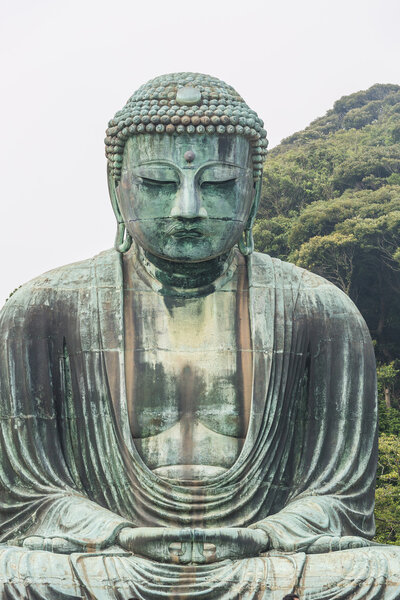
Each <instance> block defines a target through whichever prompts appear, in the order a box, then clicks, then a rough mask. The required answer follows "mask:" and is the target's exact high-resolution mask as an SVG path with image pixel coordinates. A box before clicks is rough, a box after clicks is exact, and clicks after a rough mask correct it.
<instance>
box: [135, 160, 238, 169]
mask: <svg viewBox="0 0 400 600" xmlns="http://www.w3.org/2000/svg"><path fill="white" fill-rule="evenodd" d="M154 164H158V165H164V166H167V167H175V168H176V167H178V168H181V167H179V166H178V165H177V164H176V163H174V162H170V161H168V160H165V159H163V158H160V159H156V158H152V159H150V160H143V161H140V162H138V163H137V165H135V166H137V167H144V166H146V165H154ZM215 165H227V166H229V167H235V168H236V169H243V170H244V171H247V170H249V167H243V166H242V165H238V164H236V163H234V162H230V161H221V160H211V161H207V162H205V163H204V164H202V165H200V167H201V168H203V167H212V166H215ZM200 167H198V168H200ZM183 168H186V165H184V166H183ZM191 168H193V167H192V166H191Z"/></svg>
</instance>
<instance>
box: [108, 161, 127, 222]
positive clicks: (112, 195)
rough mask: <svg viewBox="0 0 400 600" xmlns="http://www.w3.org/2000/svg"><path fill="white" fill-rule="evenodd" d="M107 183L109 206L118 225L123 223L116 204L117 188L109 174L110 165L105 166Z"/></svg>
mask: <svg viewBox="0 0 400 600" xmlns="http://www.w3.org/2000/svg"><path fill="white" fill-rule="evenodd" d="M107 183H108V193H109V194H110V200H111V206H112V207H113V211H114V215H115V218H116V219H117V223H118V225H120V224H121V223H123V222H124V220H123V218H122V215H121V211H120V210H119V204H118V196H117V186H116V184H115V179H114V177H113V176H112V174H111V168H110V165H107Z"/></svg>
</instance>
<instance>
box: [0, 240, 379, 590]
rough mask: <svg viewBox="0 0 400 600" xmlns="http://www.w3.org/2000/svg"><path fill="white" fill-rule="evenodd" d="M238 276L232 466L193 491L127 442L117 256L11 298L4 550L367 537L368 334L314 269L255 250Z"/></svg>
mask: <svg viewBox="0 0 400 600" xmlns="http://www.w3.org/2000/svg"><path fill="white" fill-rule="evenodd" d="M131 252H132V253H133V258H134V253H135V249H134V248H133V249H132V250H131ZM248 273H249V306H250V324H251V337H252V350H253V393H252V404H251V413H250V422H249V427H248V431H247V436H246V439H245V443H244V446H243V449H242V451H241V454H240V455H239V457H238V459H237V460H236V462H235V463H234V464H233V465H232V467H231V468H230V469H228V470H227V471H226V472H224V473H222V474H221V475H218V476H216V477H213V478H210V479H208V480H204V481H202V482H200V483H199V482H196V485H193V484H190V483H188V482H182V483H181V484H180V483H179V482H176V481H168V480H166V479H162V478H160V477H158V476H157V475H156V474H154V473H153V472H152V471H151V470H150V469H149V468H148V467H147V466H146V465H145V464H144V462H143V460H142V459H141V457H140V455H139V454H138V452H137V450H136V448H135V445H134V441H133V439H132V436H131V431H130V426H129V416H128V408H127V401H126V396H127V394H126V388H125V355H124V322H123V270H122V262H121V257H120V255H119V254H118V253H117V252H115V251H114V250H110V251H106V252H103V253H102V254H100V255H98V256H96V257H94V258H93V259H91V260H87V261H83V262H80V263H76V264H73V265H68V266H65V267H62V268H59V269H56V270H54V271H51V272H49V273H46V274H44V275H42V276H41V277H38V278H36V279H35V280H33V281H32V282H29V283H27V284H26V285H24V286H23V287H22V288H20V289H19V290H18V291H17V292H16V293H15V294H14V295H13V296H12V297H11V298H10V300H9V301H8V302H7V303H6V305H5V307H4V308H3V310H2V312H1V314H0V344H1V345H0V426H1V431H0V448H1V449H0V453H1V464H0V542H3V543H7V544H13V545H14V546H21V545H23V542H24V540H25V539H26V538H28V537H31V536H39V537H42V538H44V539H47V540H48V539H53V538H60V539H61V540H65V541H66V542H68V543H70V544H71V545H72V547H74V548H75V549H76V551H81V552H83V553H85V552H94V551H96V552H100V553H101V551H102V550H106V549H107V548H110V547H113V544H114V543H115V539H116V536H117V534H118V532H119V530H120V529H121V528H122V527H125V526H132V527H136V526H150V527H151V526H165V527H205V528H210V527H213V528H214V527H257V528H261V529H263V530H264V531H266V532H267V533H268V535H269V537H270V540H271V547H272V549H274V550H277V551H281V552H297V553H305V554H312V553H320V552H327V551H329V550H339V549H340V548H343V547H346V546H345V545H342V546H341V542H340V540H341V538H343V537H344V536H359V537H361V538H366V539H369V538H371V537H372V536H373V534H374V519H373V505H374V484H375V468H376V460H377V424H376V423H377V408H376V392H375V388H376V383H375V360H374V353H373V348H372V344H371V339H370V336H369V333H368V330H367V327H366V325H365V323H364V321H363V319H362V317H361V315H360V314H359V312H358V310H357V309H356V307H355V306H354V304H353V303H352V302H351V300H350V299H349V298H348V297H347V296H346V295H345V294H343V293H342V292H341V291H340V290H339V289H338V288H336V287H335V286H333V285H332V284H330V283H329V282H327V281H326V280H324V279H322V278H320V277H318V276H317V275H314V274H312V273H309V272H307V271H304V270H303V269H300V268H298V267H296V266H294V265H291V264H289V263H283V262H281V261H279V260H277V259H272V258H270V257H269V256H267V255H262V254H258V253H255V254H254V255H252V256H251V257H250V258H249V260H248ZM136 279H137V285H138V286H140V285H142V286H143V285H144V283H143V281H142V280H140V278H139V277H137V278H136ZM360 545H362V543H361V542H360ZM21 552H22V550H21ZM5 554H6V553H5V552H3V553H0V556H5ZM298 556H301V554H299V555H298ZM4 560H5V559H4ZM54 560H55V559H54ZM93 560H94V558H93ZM121 560H122V559H121ZM137 560H139V559H137ZM147 562H149V561H147ZM239 562H240V561H239ZM0 563H1V558H0ZM138 564H139V563H138ZM140 564H142V563H140ZM154 568H156V567H154ZM176 568H177V567H176ZM182 568H183V567H182ZM215 568H216V569H217V567H215ZM218 568H220V567H218ZM221 568H222V567H221ZM0 572H1V568H0ZM68 597H69V596H68ZM71 597H73V596H71ZM78 597H80V596H78ZM141 597H142V596H141ZM144 597H145V596H143V598H144ZM176 597H180V596H176ZM204 597H208V596H204ZM211 597H214V596H210V598H211ZM215 597H218V598H219V597H221V598H225V596H223V595H221V596H215ZM226 597H228V596H226ZM229 597H232V598H233V597H235V596H232V595H231V596H229ZM249 597H250V596H249ZM259 597H261V596H259ZM332 597H333V596H332ZM343 597H344V596H343ZM360 597H361V596H360ZM371 597H372V596H371Z"/></svg>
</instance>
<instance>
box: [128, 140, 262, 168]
mask: <svg viewBox="0 0 400 600" xmlns="http://www.w3.org/2000/svg"><path fill="white" fill-rule="evenodd" d="M188 150H191V151H192V152H193V153H194V159H193V162H192V163H188V162H187V161H186V159H185V153H186V152H187V151H188ZM148 161H152V162H153V161H160V162H161V161H162V162H165V161H167V162H170V163H173V164H175V165H177V166H178V167H180V168H185V167H186V168H187V167H197V168H198V167H199V166H200V165H201V164H204V163H207V162H209V161H213V162H220V163H225V164H234V165H237V166H241V167H249V166H250V163H251V148H250V143H249V141H248V140H247V139H246V138H244V137H241V136H233V135H221V136H216V135H185V134H182V135H175V136H174V135H160V134H144V135H136V136H132V137H130V138H129V139H128V140H127V142H126V145H125V150H124V160H123V165H124V166H125V168H129V167H130V166H134V165H140V164H144V163H146V162H148Z"/></svg>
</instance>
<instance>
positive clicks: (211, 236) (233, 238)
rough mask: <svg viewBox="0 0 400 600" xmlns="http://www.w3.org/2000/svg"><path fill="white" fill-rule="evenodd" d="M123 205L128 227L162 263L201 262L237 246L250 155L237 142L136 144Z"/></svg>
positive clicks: (194, 138) (246, 208)
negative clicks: (162, 259) (166, 261)
mask: <svg viewBox="0 0 400 600" xmlns="http://www.w3.org/2000/svg"><path fill="white" fill-rule="evenodd" d="M117 197H118V203H119V207H120V210H121V214H122V216H123V219H124V221H125V226H126V228H127V230H128V232H129V233H130V234H131V236H132V237H133V238H134V239H135V240H136V242H137V243H138V244H139V245H140V246H142V247H143V248H144V249H145V250H148V251H149V252H151V253H152V254H155V255H156V256H159V257H161V258H164V259H167V260H173V261H182V262H198V261H203V260H208V259H210V258H214V257H216V256H219V255H220V254H223V253H225V252H227V251H229V250H230V249H231V248H232V247H233V246H234V245H235V244H236V243H237V242H238V240H239V238H240V236H241V234H242V232H243V229H244V227H245V225H246V222H247V220H248V217H249V213H250V210H251V206H252V203H253V198H254V185H253V170H252V163H251V149H250V144H249V142H248V140H247V139H245V138H243V137H240V136H228V135H226V136H208V135H178V136H169V135H158V134H146V135H137V136H132V137H131V138H130V139H129V140H128V141H127V143H126V146H125V151H124V158H123V164H122V172H121V181H120V183H119V185H118V187H117Z"/></svg>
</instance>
